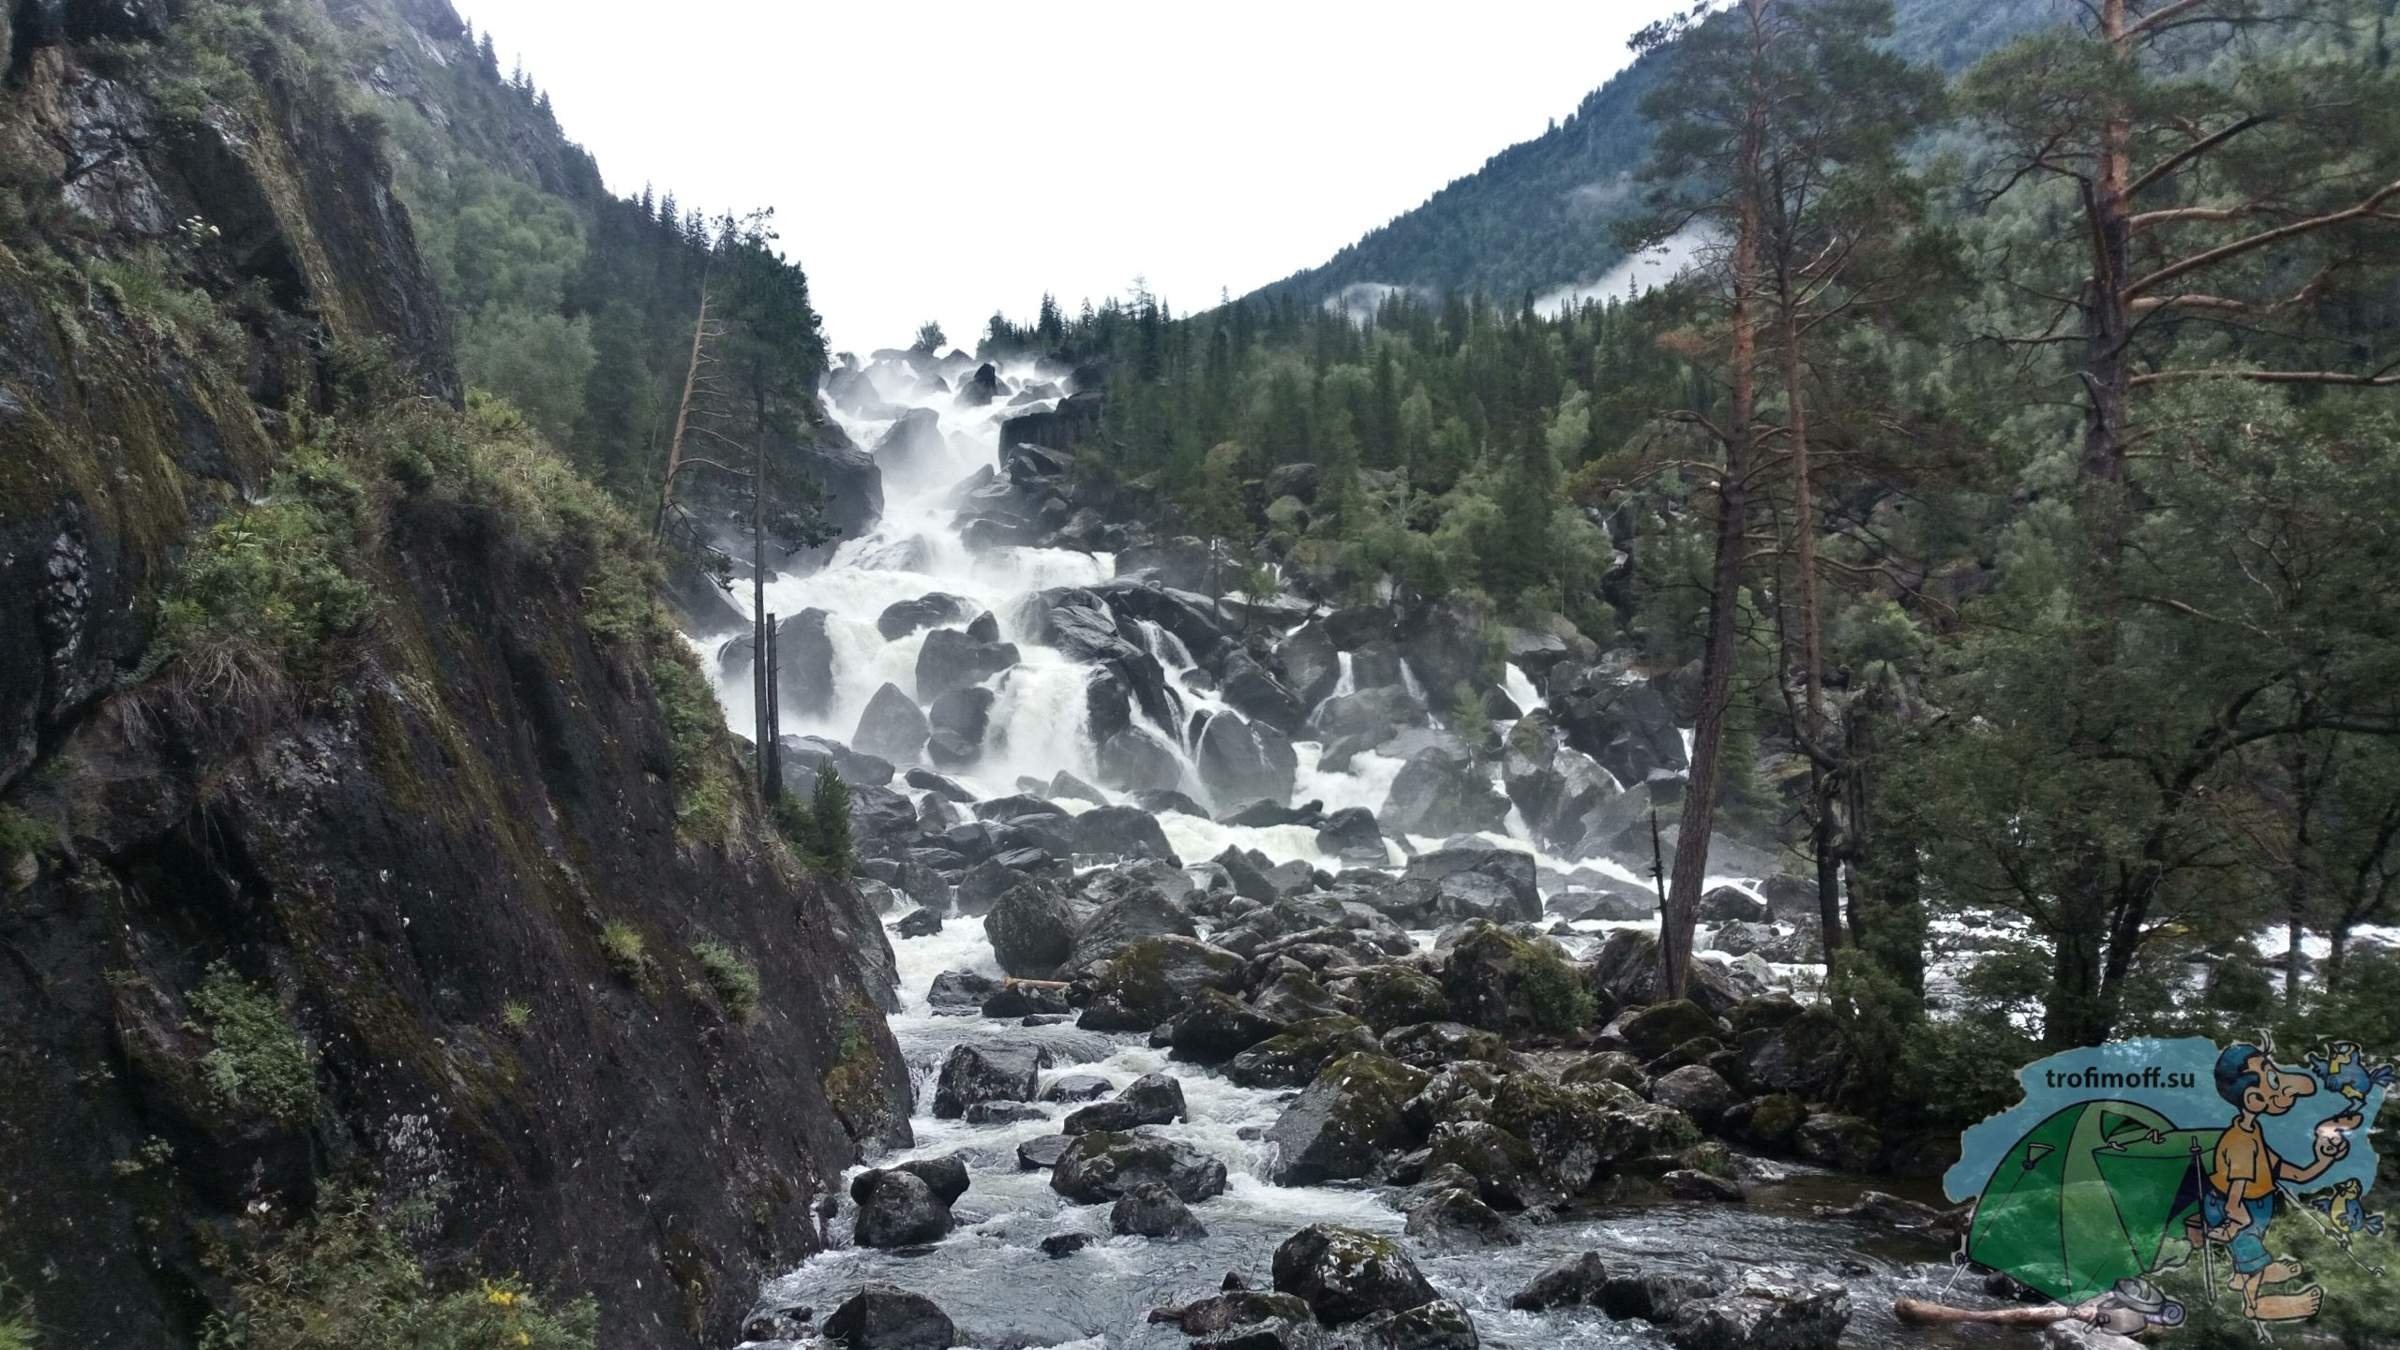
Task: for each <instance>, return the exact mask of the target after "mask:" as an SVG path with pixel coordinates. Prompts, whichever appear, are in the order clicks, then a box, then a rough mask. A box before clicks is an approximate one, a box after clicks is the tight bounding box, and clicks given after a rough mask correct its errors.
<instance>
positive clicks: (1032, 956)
mask: <svg viewBox="0 0 2400 1350" xmlns="http://www.w3.org/2000/svg"><path fill="white" fill-rule="evenodd" d="M1078 923H1079V916H1078V915H1077V914H1076V913H1075V907H1074V905H1073V904H1072V903H1070V902H1069V901H1068V900H1067V898H1066V897H1065V896H1063V895H1060V894H1059V893H1058V892H1057V891H1055V890H1053V889H1051V888H1050V887H1048V886H1045V885H1041V884H1039V883H1036V882H1024V883H1021V884H1019V885H1017V886H1014V887H1011V888H1010V889H1009V891H1008V893H1007V894H1005V895H1002V896H1001V897H1000V898H999V899H998V900H997V901H995V902H994V903H993V905H992V908H991V912H990V913H989V914H987V915H986V916H985V917H984V921H983V932H984V936H985V937H987V938H989V939H990V940H991V944H992V954H993V955H994V956H996V957H998V958H999V961H1000V968H1001V969H1002V970H1005V971H1007V972H1008V973H1009V974H1011V975H1014V976H1016V977H1018V978H1020V979H1034V980H1046V979H1049V978H1050V977H1051V976H1052V975H1054V974H1055V973H1056V972H1057V970H1058V968H1059V966H1061V965H1062V964H1064V963H1065V962H1066V959H1067V957H1068V955H1069V954H1071V953H1072V952H1073V951H1074V950H1075V930H1076V927H1077V925H1078Z"/></svg>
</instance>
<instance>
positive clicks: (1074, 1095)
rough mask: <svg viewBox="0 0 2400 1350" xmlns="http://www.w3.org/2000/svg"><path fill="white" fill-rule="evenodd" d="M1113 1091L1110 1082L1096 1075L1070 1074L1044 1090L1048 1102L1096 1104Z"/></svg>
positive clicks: (1043, 1094)
mask: <svg viewBox="0 0 2400 1350" xmlns="http://www.w3.org/2000/svg"><path fill="white" fill-rule="evenodd" d="M1110 1091H1111V1085H1110V1083H1109V1081H1108V1080H1107V1079H1105V1078H1102V1077H1101V1076H1100V1075H1098V1074H1096V1073H1070V1074H1067V1075H1064V1076H1063V1077H1060V1078H1055V1079H1052V1080H1051V1082H1050V1086H1048V1087H1046V1088H1043V1089H1042V1098H1041V1099H1042V1100H1043V1101H1046V1102H1096V1101H1098V1100H1100V1099H1101V1098H1102V1097H1105V1096H1107V1095H1108V1094H1109V1092H1110Z"/></svg>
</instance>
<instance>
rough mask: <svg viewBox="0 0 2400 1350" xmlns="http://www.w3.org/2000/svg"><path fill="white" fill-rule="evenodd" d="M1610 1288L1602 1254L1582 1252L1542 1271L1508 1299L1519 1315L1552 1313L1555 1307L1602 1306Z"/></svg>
mask: <svg viewBox="0 0 2400 1350" xmlns="http://www.w3.org/2000/svg"><path fill="white" fill-rule="evenodd" d="M1607 1287H1608V1267H1607V1266H1606V1265H1605V1264H1603V1263H1602V1262H1601V1260H1600V1253H1598V1252H1578V1253H1576V1254H1575V1255H1573V1256H1566V1257H1561V1258H1559V1259H1558V1260H1556V1261H1553V1262H1551V1263H1550V1264H1549V1265H1547V1266H1544V1267H1543V1268H1542V1273H1541V1274H1539V1275H1536V1276H1534V1277H1533V1280H1532V1282H1531V1283H1529V1284H1527V1285H1526V1286H1525V1287H1524V1288H1523V1289H1520V1290H1518V1291H1517V1292H1516V1294H1515V1295H1514V1296H1512V1297H1511V1298H1510V1299H1509V1300H1508V1306H1509V1307H1511V1308H1514V1309H1516V1310H1517V1311H1518V1312H1548V1311H1549V1310H1551V1309H1552V1308H1573V1307H1598V1306H1599V1304H1600V1299H1601V1295H1602V1293H1603V1291H1605V1290H1606V1289H1607Z"/></svg>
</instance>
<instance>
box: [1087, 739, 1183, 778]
mask: <svg viewBox="0 0 2400 1350" xmlns="http://www.w3.org/2000/svg"><path fill="white" fill-rule="evenodd" d="M1099 767H1100V781H1101V782H1102V783H1105V784H1107V785H1108V786H1110V787H1112V788H1115V789H1117V790H1118V791H1120V792H1141V791H1144V790H1151V789H1158V790H1170V791H1171V790H1174V789H1176V788H1180V787H1182V786H1183V765H1181V764H1180V763H1178V762H1177V761H1176V758H1175V752H1174V751H1173V750H1172V749H1170V748H1169V747H1168V745H1167V743H1166V742H1165V741H1163V740H1160V739H1159V737H1158V735H1157V734H1156V733H1154V732H1152V731H1151V730H1149V729H1148V728H1147V727H1135V726H1129V727H1126V728H1125V729H1123V730H1121V731H1118V732H1116V733H1115V734H1114V735H1111V736H1110V737H1108V738H1107V739H1106V740H1105V741H1103V742H1101V745H1100V753H1099Z"/></svg>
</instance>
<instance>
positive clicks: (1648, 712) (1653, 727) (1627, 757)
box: [1547, 662, 1686, 785]
mask: <svg viewBox="0 0 2400 1350" xmlns="http://www.w3.org/2000/svg"><path fill="white" fill-rule="evenodd" d="M1547 692H1548V696H1549V698H1548V702H1549V707H1550V712H1551V715H1552V716H1553V717H1555V718H1556V719H1557V721H1558V725H1559V728H1560V730H1561V731H1563V732H1564V733H1565V735H1566V739H1567V744H1569V745H1571V746H1573V747H1575V748H1576V749H1577V750H1580V751H1582V752H1583V753H1585V754H1587V755H1590V756H1591V757H1592V758H1594V759H1596V760H1598V761H1599V762H1600V764H1601V765H1602V767H1604V768H1606V769H1607V770H1608V771H1609V772H1610V773H1611V774H1613V775H1615V776H1616V780H1617V781H1618V782H1620V783H1624V784H1627V785H1632V784H1636V783H1641V782H1644V781H1646V780H1647V779H1648V778H1649V777H1650V776H1651V774H1652V773H1653V772H1654V771H1664V772H1668V773H1672V772H1675V771H1678V770H1680V769H1682V768H1683V767H1684V766H1685V764H1686V760H1685V757H1684V752H1683V736H1682V733H1680V732H1679V731H1677V730H1676V727H1675V719H1674V717H1673V715H1672V714H1671V713H1670V711H1669V710H1668V708H1667V704H1666V700H1665V699H1663V698H1661V697H1660V696H1659V694H1658V691H1656V690H1655V689H1653V688H1651V687H1650V686H1649V685H1648V684H1647V683H1643V682H1640V681H1635V682H1631V683H1628V682H1626V681H1624V680H1623V679H1622V678H1620V673H1619V668H1617V667H1615V666H1613V665H1611V664H1608V663H1605V662H1604V663H1602V664H1600V665H1596V666H1581V667H1578V666H1576V665H1574V664H1572V663H1561V664H1560V665H1558V666H1555V667H1553V668H1552V670H1551V672H1550V682H1549V686H1548V691H1547Z"/></svg>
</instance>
